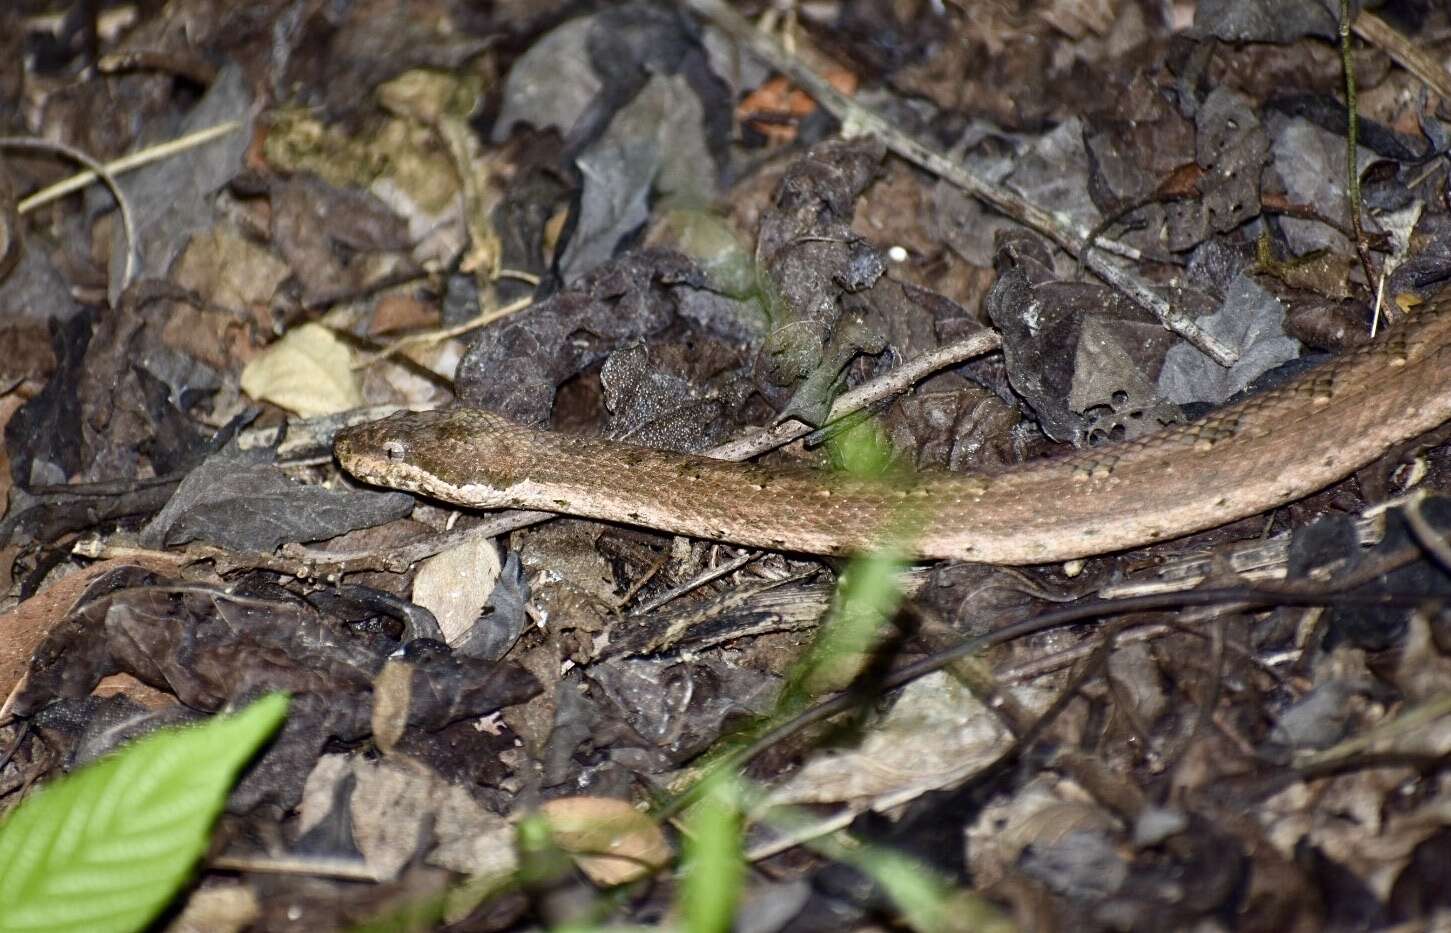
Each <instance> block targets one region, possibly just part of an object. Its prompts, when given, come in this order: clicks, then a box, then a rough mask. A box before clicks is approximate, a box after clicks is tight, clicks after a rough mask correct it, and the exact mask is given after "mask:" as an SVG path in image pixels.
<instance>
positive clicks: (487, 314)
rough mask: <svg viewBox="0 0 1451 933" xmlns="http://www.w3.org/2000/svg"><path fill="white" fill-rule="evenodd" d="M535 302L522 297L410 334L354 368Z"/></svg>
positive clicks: (445, 337) (442, 338)
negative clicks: (450, 323) (438, 326)
mask: <svg viewBox="0 0 1451 933" xmlns="http://www.w3.org/2000/svg"><path fill="white" fill-rule="evenodd" d="M533 303H534V299H533V298H520V299H519V300H518V301H511V302H509V303H508V304H506V305H504V306H503V307H502V308H491V309H490V310H488V311H484V312H481V313H479V314H477V315H475V316H474V317H472V318H470V319H469V320H467V321H464V322H463V323H462V324H455V325H454V326H452V327H444V328H440V329H438V330H430V331H427V332H425V333H421V334H410V335H409V336H407V337H403V338H400V339H398V340H395V341H393V342H392V343H390V344H388V345H387V346H386V347H384V348H383V349H382V350H379V351H378V352H377V353H372V354H369V355H368V356H365V357H363V358H362V359H360V360H358V361H357V362H356V363H354V364H353V369H364V368H366V367H368V366H370V365H372V364H373V363H377V362H379V361H381V360H386V359H388V358H389V357H391V356H395V355H397V354H398V353H401V352H402V351H403V350H406V349H407V348H409V347H414V346H431V345H433V344H435V343H441V342H443V341H445V340H448V339H449V338H451V337H457V336H459V335H460V334H466V333H468V332H469V331H471V330H477V329H478V328H480V327H483V326H484V325H486V324H492V323H493V322H495V321H497V320H499V319H500V318H506V317H508V316H509V315H511V314H515V313H518V312H519V311H523V310H524V309H525V308H527V307H529V306H530V305H531V304H533Z"/></svg>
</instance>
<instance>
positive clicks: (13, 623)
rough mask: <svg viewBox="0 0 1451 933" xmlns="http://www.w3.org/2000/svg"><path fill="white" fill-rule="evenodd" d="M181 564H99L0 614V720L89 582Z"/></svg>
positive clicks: (156, 560)
mask: <svg viewBox="0 0 1451 933" xmlns="http://www.w3.org/2000/svg"><path fill="white" fill-rule="evenodd" d="M182 562H183V559H182V557H181V556H180V555H178V556H177V557H176V558H175V559H164V558H161V557H146V558H131V559H126V560H106V561H101V562H100V563H96V564H92V565H91V566H89V567H87V568H85V569H84V570H81V571H78V572H76V573H73V574H71V575H70V576H68V577H66V578H65V579H64V580H61V581H60V582H58V583H56V584H54V585H53V586H49V587H46V588H45V589H44V590H41V591H40V592H39V593H37V594H35V595H34V596H32V597H30V598H29V599H27V600H26V601H25V602H23V603H21V604H20V605H18V606H16V607H15V608H14V609H11V610H10V611H9V612H7V613H5V614H4V615H0V693H3V694H4V695H5V696H6V701H5V705H4V706H3V707H0V719H3V718H4V717H5V716H6V715H8V713H9V708H10V702H11V698H13V697H14V695H15V691H16V688H17V687H18V686H19V685H20V684H21V683H22V682H23V681H24V678H25V672H26V669H27V668H28V667H29V665H30V655H31V653H32V652H34V651H35V649H36V647H37V646H38V645H39V644H40V643H41V642H42V641H44V640H45V636H46V635H47V634H49V632H50V630H51V628H52V627H54V626H55V625H56V623H58V622H60V621H61V619H63V618H65V614H66V613H67V612H69V611H70V608H71V606H73V605H75V601H76V600H77V599H79V598H80V596H81V594H82V593H84V592H85V590H86V587H88V586H90V585H91V582H92V581H93V580H96V579H97V578H99V577H100V576H102V575H103V574H107V573H110V572H111V571H112V570H115V569H117V568H119V567H144V568H146V569H147V570H155V571H157V572H169V571H174V570H175V569H176V568H177V566H179V565H180V564H181V563H182Z"/></svg>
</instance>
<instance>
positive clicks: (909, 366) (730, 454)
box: [289, 331, 1002, 573]
mask: <svg viewBox="0 0 1451 933" xmlns="http://www.w3.org/2000/svg"><path fill="white" fill-rule="evenodd" d="M1001 345H1002V338H1001V337H999V336H998V335H997V333H995V332H993V331H982V332H981V333H977V334H973V335H971V336H969V337H964V338H962V339H961V340H955V341H953V342H952V343H949V344H947V345H946V346H943V347H939V348H938V349H936V350H933V351H932V352H931V353H924V354H922V355H921V356H919V357H917V358H915V359H912V360H909V361H908V362H906V363H903V364H902V365H901V366H898V367H897V368H896V369H893V370H892V371H891V372H889V373H887V374H885V375H884V376H881V377H880V378H877V379H873V380H872V381H870V382H865V383H863V384H861V385H859V386H857V387H856V388H854V389H852V390H851V391H849V392H844V393H842V395H841V397H840V398H838V399H837V400H836V402H835V404H833V405H832V406H831V413H830V414H829V415H828V416H827V421H826V423H827V424H830V423H832V422H834V421H837V420H840V419H841V418H845V417H847V416H849V415H852V414H854V413H856V412H857V411H859V410H860V409H862V408H865V407H867V406H868V405H872V404H874V403H876V402H878V401H881V400H882V399H886V398H890V397H891V396H894V395H898V394H900V393H902V392H905V391H906V390H907V389H909V388H911V387H912V386H913V385H915V384H916V383H917V382H919V381H921V380H922V379H924V378H926V377H927V376H929V375H931V374H932V373H934V372H937V371H938V370H941V369H946V368H947V367H949V366H956V365H957V364H958V363H962V362H965V361H967V360H970V359H972V358H973V357H975V356H981V355H983V354H984V353H989V352H991V351H993V350H996V349H997V348H998V347H1000V346H1001ZM814 430H816V429H815V428H813V427H811V426H809V425H805V424H801V423H799V422H786V423H785V424H781V425H777V426H776V427H774V428H771V429H769V430H765V431H760V432H757V433H756V434H753V435H750V436H748V437H744V438H741V439H739V440H735V441H728V442H727V443H724V444H721V445H720V446H718V447H713V448H711V449H710V450H708V451H706V452H705V456H707V457H713V458H715V459H716V460H748V459H750V458H751V457H755V456H758V455H760V454H763V453H765V452H766V451H768V450H775V449H776V448H778V447H782V446H784V445H786V444H789V443H791V442H792V441H794V440H797V439H799V438H802V437H805V436H806V435H808V434H810V433H812V432H813V431H814ZM554 517H555V514H554V513H553V512H526V511H515V510H507V511H503V512H499V513H497V514H495V515H494V516H493V517H492V518H490V519H489V520H488V521H485V522H484V523H482V524H480V525H475V526H474V527H472V528H465V529H455V530H453V531H447V532H444V533H443V534H440V535H436V536H435V537H432V538H429V539H428V540H427V541H420V542H418V543H416V544H410V545H406V546H404V547H401V548H390V549H388V550H387V551H379V550H366V551H357V552H351V553H343V554H339V553H329V552H327V551H321V550H316V549H313V548H297V549H293V550H292V551H291V553H290V554H289V557H291V558H294V559H297V560H299V561H302V562H305V563H307V564H310V565H312V566H314V567H316V568H317V569H318V570H320V571H323V572H330V573H348V572H351V571H354V570H370V569H375V568H376V567H377V566H378V562H379V561H380V560H383V561H384V562H385V564H384V566H386V567H390V568H391V567H407V566H408V565H409V564H412V563H414V562H415V561H419V560H423V559H424V558H426V557H432V556H433V555H434V554H437V553H439V552H441V551H446V550H448V549H449V548H451V547H455V546H457V545H460V544H464V543H466V542H469V541H474V540H477V539H479V538H495V537H498V536H499V535H502V534H507V533H508V532H511V531H517V530H518V529H520V528H526V527H528V526H530V525H535V524H538V523H539V522H542V521H546V520H547V519H551V518H554Z"/></svg>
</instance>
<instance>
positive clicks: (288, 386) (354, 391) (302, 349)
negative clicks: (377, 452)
mask: <svg viewBox="0 0 1451 933" xmlns="http://www.w3.org/2000/svg"><path fill="white" fill-rule="evenodd" d="M242 391H243V392H246V393H247V394H248V395H250V396H252V398H254V399H258V400H260V401H266V402H271V403H272V404H274V405H277V406H278V407H280V408H286V409H287V410H288V411H293V412H296V413H297V414H299V415H302V416H303V417H304V418H311V417H314V416H317V415H330V414H333V413H334V412H339V411H346V410H347V409H349V408H358V407H359V406H361V405H362V404H363V393H362V389H361V388H359V386H358V380H357V377H356V376H355V375H354V374H353V370H352V351H350V350H349V349H348V347H347V346H346V345H345V344H344V343H343V342H342V341H340V340H338V338H337V336H336V335H334V334H333V332H332V331H330V330H328V329H327V328H326V327H323V326H322V325H321V324H303V325H302V326H301V327H298V328H296V329H294V330H292V331H290V332H288V334H287V335H286V336H285V337H283V338H282V339H281V340H279V341H277V342H276V343H275V344H273V345H272V346H270V347H268V348H267V350H266V351H265V352H263V353H262V354H260V355H259V356H258V357H257V358H256V359H254V360H252V362H250V363H248V364H247V367H246V368H245V369H243V370H242Z"/></svg>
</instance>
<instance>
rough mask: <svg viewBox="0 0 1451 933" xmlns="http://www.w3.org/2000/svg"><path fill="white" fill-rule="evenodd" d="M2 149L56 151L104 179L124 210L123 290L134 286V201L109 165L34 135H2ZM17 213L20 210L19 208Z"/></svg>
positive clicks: (0, 142)
mask: <svg viewBox="0 0 1451 933" xmlns="http://www.w3.org/2000/svg"><path fill="white" fill-rule="evenodd" d="M0 149H31V150H34V151H36V152H56V153H60V154H61V155H63V156H65V157H66V158H68V159H72V160H74V161H76V162H79V163H80V164H81V165H84V166H85V167H86V168H88V169H90V170H91V172H92V173H93V174H94V175H95V177H97V178H99V179H101V182H102V183H103V184H105V186H106V187H107V188H109V189H110V191H111V197H113V198H115V199H116V204H117V206H118V207H119V208H120V210H121V229H122V231H123V232H124V233H125V234H126V268H125V271H123V272H122V273H121V291H123V292H124V291H125V290H126V289H127V288H129V287H130V285H131V280H132V279H133V278H135V277H136V250H137V248H138V241H137V239H136V224H135V223H134V222H133V221H132V219H131V202H129V201H127V200H126V195H125V194H123V193H122V192H121V186H120V185H119V184H117V182H116V176H114V175H112V174H111V172H110V170H109V169H107V168H106V166H104V165H102V164H101V163H100V162H97V161H96V160H95V159H93V158H91V157H90V156H88V155H86V154H85V153H84V152H82V151H80V150H79V149H77V148H75V147H74V146H68V145H66V144H65V143H58V142H52V141H51V140H48V139H36V138H35V137H31V136H0ZM16 210H17V211H18V210H20V207H18V206H17V208H16Z"/></svg>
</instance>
